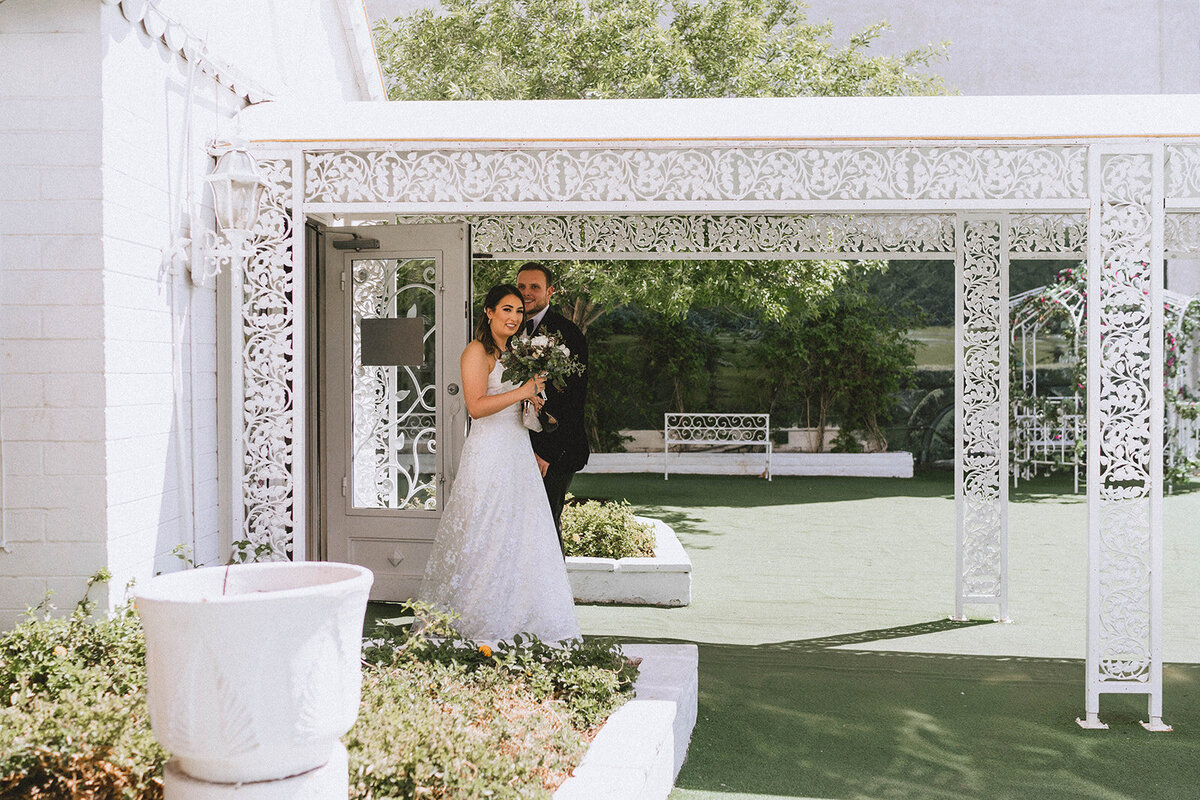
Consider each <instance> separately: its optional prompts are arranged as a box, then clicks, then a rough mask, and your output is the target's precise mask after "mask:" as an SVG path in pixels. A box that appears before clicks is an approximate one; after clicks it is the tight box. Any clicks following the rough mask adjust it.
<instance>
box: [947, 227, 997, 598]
mask: <svg viewBox="0 0 1200 800" xmlns="http://www.w3.org/2000/svg"><path fill="white" fill-rule="evenodd" d="M959 233H960V236H961V240H962V257H961V259H960V261H959V269H958V270H957V273H958V277H957V280H958V286H957V290H956V292H955V296H956V301H957V302H956V312H955V328H956V335H955V339H956V340H957V342H958V346H959V354H958V368H957V369H956V370H955V381H954V386H955V410H956V412H957V417H958V419H957V424H956V439H957V444H956V448H955V449H956V451H957V454H958V457H957V458H956V469H957V474H956V476H955V482H956V483H955V485H956V494H957V495H958V502H959V503H960V504H961V506H960V509H959V513H958V527H959V530H958V569H959V572H958V576H957V585H958V591H957V597H956V599H955V614H956V616H957V617H958V618H959V619H965V616H964V609H963V606H964V605H966V604H979V603H989V604H996V605H997V606H998V615H999V617H1000V618H1002V619H1004V618H1007V616H1008V608H1007V603H1008V592H1007V585H1008V575H1007V553H1006V552H1005V550H1006V541H1005V540H1006V537H1007V524H1006V523H1007V514H1008V511H1007V508H1008V473H1007V470H1008V383H1007V381H1006V378H1007V374H1008V246H1007V245H1008V242H1007V236H1006V233H1007V219H1006V218H1005V217H1004V216H1003V215H1001V216H998V217H989V218H980V217H975V216H965V217H964V218H963V219H962V221H961V227H960V228H959Z"/></svg>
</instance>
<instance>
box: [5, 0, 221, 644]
mask: <svg viewBox="0 0 1200 800" xmlns="http://www.w3.org/2000/svg"><path fill="white" fill-rule="evenodd" d="M187 85H188V65H187V64H186V63H185V62H183V61H182V60H181V59H180V58H179V57H178V56H173V55H170V54H168V53H167V51H166V48H165V47H163V46H162V45H161V44H160V43H159V42H157V41H156V40H153V39H151V37H149V36H148V35H147V34H146V33H145V32H144V31H143V30H142V29H141V28H140V27H135V26H132V25H130V24H129V23H128V21H126V20H125V19H124V18H123V17H122V16H121V14H120V11H119V9H116V8H114V7H112V6H105V5H103V4H100V3H97V2H95V0H7V2H5V3H4V8H3V11H2V12H0V173H2V174H3V176H4V179H3V180H0V270H2V273H0V276H2V277H0V287H2V290H0V291H2V294H0V442H2V443H3V448H4V449H3V459H2V464H0V467H2V468H3V482H4V512H3V514H4V517H3V521H4V531H5V535H6V536H7V539H8V543H9V550H10V552H7V553H5V552H0V629H3V628H4V627H7V626H8V625H9V624H11V623H12V621H13V620H14V619H15V618H16V617H17V616H18V615H19V614H20V613H21V612H22V611H23V610H24V609H25V608H26V607H27V606H29V605H32V604H36V603H38V602H39V601H40V600H41V599H42V598H43V596H44V595H45V592H46V590H47V589H55V590H57V591H58V592H59V593H60V595H62V596H60V597H59V598H57V602H58V605H60V606H61V607H70V606H71V605H72V604H73V603H74V602H75V601H76V600H78V599H79V597H80V596H82V592H83V587H84V584H85V582H86V578H87V576H89V575H91V574H93V573H94V572H95V571H96V570H97V569H99V568H100V567H103V566H107V567H109V569H111V570H112V572H113V574H114V577H113V580H112V583H111V587H110V588H109V589H108V590H103V589H102V590H99V591H93V595H92V596H93V598H94V599H96V600H98V601H99V602H100V603H101V604H104V603H106V602H107V603H109V604H112V603H116V602H120V601H121V600H122V599H123V597H124V593H125V592H124V586H125V584H126V583H127V582H128V580H129V579H131V578H135V579H138V580H145V579H148V578H149V577H151V576H152V575H153V574H154V573H155V572H157V571H165V570H171V569H178V568H179V567H180V562H179V561H178V560H177V559H175V558H174V557H173V556H171V555H170V552H171V550H172V548H173V547H175V546H176V545H177V544H184V545H185V546H186V547H187V548H188V549H189V551H190V550H191V549H192V547H193V544H194V545H195V549H196V552H197V553H198V554H199V555H200V557H201V558H200V560H202V561H208V562H213V561H215V560H217V559H218V558H220V557H221V554H219V553H218V552H217V544H216V543H217V538H218V537H217V524H218V522H217V521H218V514H217V469H216V465H217V442H216V430H217V425H216V374H215V364H216V345H215V342H216V299H215V295H214V293H213V291H212V290H199V289H193V288H192V286H191V284H190V281H188V280H187V279H186V276H183V277H181V278H179V279H175V278H172V276H170V275H165V274H164V273H163V270H162V267H161V261H162V258H161V252H162V248H164V247H166V246H167V245H168V243H169V241H170V236H171V233H172V231H173V230H175V231H179V230H180V220H181V216H180V215H181V214H182V213H183V211H184V209H185V206H184V205H183V204H182V203H181V202H180V201H181V196H182V193H183V192H184V190H185V189H186V187H187V186H188V184H189V181H188V180H186V179H185V176H184V170H185V167H186V166H188V160H187V159H186V158H185V154H186V146H187V145H188V143H189V142H188V139H187V133H188V125H189V117H188V112H189V102H188V98H187V96H186V94H187V92H186V87H187ZM192 89H193V97H194V99H195V102H194V104H192V105H191V116H190V128H191V140H190V145H191V148H192V158H191V161H190V166H191V169H192V173H193V174H192V176H191V180H190V183H191V185H192V186H193V187H194V188H195V189H202V186H203V184H202V180H201V179H202V176H203V175H204V174H205V173H206V172H207V171H208V168H209V166H210V163H211V162H210V160H209V159H208V158H207V156H206V155H205V153H204V151H203V145H204V143H205V141H207V140H208V139H210V138H212V137H213V136H215V135H216V129H215V126H216V124H217V122H218V118H222V119H224V118H228V117H229V116H231V115H232V114H234V113H236V111H237V110H238V109H239V108H240V102H239V101H238V100H237V99H236V98H235V97H234V96H233V95H232V93H231V92H229V91H228V90H226V89H224V88H216V87H214V84H213V83H212V82H211V80H209V79H208V78H207V77H206V76H204V75H203V74H201V73H199V72H197V73H196V74H195V82H194V84H193V87H192ZM214 96H216V98H217V101H218V102H219V104H220V107H219V108H217V109H214V108H213V99H214ZM197 199H198V198H197ZM173 325H175V326H178V329H179V330H181V331H183V334H182V338H181V340H180V342H179V346H180V350H179V352H178V353H176V351H175V350H174V349H173V348H172V328H173ZM189 336H194V338H195V343H194V349H195V355H194V360H195V362H196V365H197V370H198V372H197V374H196V375H195V376H194V377H195V387H194V391H193V387H192V385H191V384H192V375H190V374H189V366H190V364H191V362H192V360H193V354H192V348H193V344H192V343H191V342H189V340H188V337H189ZM177 358H178V359H179V365H180V367H181V368H182V370H183V373H182V376H181V377H182V384H183V394H182V397H180V398H179V402H180V404H181V408H180V412H179V414H177V413H176V409H175V398H174V393H173V383H174V381H173V373H172V369H173V365H174V363H175V361H176V359H177ZM193 405H194V409H195V410H194V413H193ZM178 422H182V429H181V428H180V427H179V426H178V425H177V423H178ZM193 427H194V430H192V428H193ZM193 486H194V487H195V489H194V493H195V502H194V507H195V514H194V517H195V530H194V531H193V528H192V522H191V520H192V515H191V514H188V513H185V512H186V511H187V504H186V503H181V502H180V498H181V497H187V496H189V495H191V494H192V487H193ZM181 488H183V489H185V491H184V492H183V493H182V494H181V492H180V489H181ZM193 540H194V541H193Z"/></svg>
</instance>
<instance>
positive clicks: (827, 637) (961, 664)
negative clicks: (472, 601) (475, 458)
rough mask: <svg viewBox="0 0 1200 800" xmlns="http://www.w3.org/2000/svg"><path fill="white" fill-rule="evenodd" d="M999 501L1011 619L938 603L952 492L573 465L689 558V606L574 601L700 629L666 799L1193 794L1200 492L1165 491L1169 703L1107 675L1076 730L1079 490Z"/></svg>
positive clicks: (1198, 754) (648, 622) (625, 623)
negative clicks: (974, 615)
mask: <svg viewBox="0 0 1200 800" xmlns="http://www.w3.org/2000/svg"><path fill="white" fill-rule="evenodd" d="M1069 489H1070V485H1069V481H1068V480H1067V479H1064V478H1048V479H1042V480H1039V481H1035V482H1032V483H1028V484H1022V486H1021V490H1020V491H1015V492H1013V502H1012V503H1011V505H1010V510H1009V514H1010V545H1009V548H1010V551H1009V556H1010V596H1011V606H1010V613H1011V616H1012V617H1013V619H1014V622H1013V623H1012V624H995V623H991V622H986V623H982V624H974V625H958V624H951V623H949V622H947V620H946V617H947V615H948V614H949V613H950V612H951V611H952V610H953V601H952V598H953V590H954V577H953V576H954V516H953V515H954V500H953V483H952V481H951V480H950V476H949V475H948V474H946V473H928V474H923V475H918V477H916V478H914V479H911V480H901V479H892V480H888V479H862V478H860V479H852V478H786V477H785V478H776V479H775V480H774V481H772V482H770V483H768V482H766V481H762V480H758V479H754V478H728V477H707V476H673V477H672V478H671V480H669V481H663V480H662V478H661V477H656V476H650V475H580V476H578V477H577V478H576V481H575V483H574V484H573V486H572V491H573V492H574V493H575V494H576V495H579V496H594V497H624V498H627V499H629V500H630V501H631V502H633V503H634V504H635V505H636V506H638V507H639V508H640V509H641V510H642V511H644V512H646V513H650V514H654V515H657V516H660V517H661V518H663V519H666V520H667V521H668V522H670V523H671V524H672V525H674V526H675V528H676V530H677V531H678V533H679V535H680V539H681V540H682V541H683V543H684V546H685V547H686V548H687V550H688V553H689V555H690V556H691V558H692V563H693V569H694V573H693V601H692V604H691V605H690V606H689V607H687V608H682V609H644V608H621V607H601V606H591V607H582V608H580V609H579V616H580V621H581V624H582V625H583V628H584V631H585V633H587V634H589V635H615V636H620V637H621V638H623V639H649V640H672V641H691V642H696V643H697V644H698V645H699V647H700V719H699V722H698V724H697V726H696V730H695V732H694V735H693V740H692V745H691V749H690V752H689V758H688V762H687V763H686V764H685V766H684V768H683V771H682V772H681V774H680V776H679V779H678V782H677V788H676V790H675V792H674V793H673V794H672V800H752V798H767V797H769V798H774V799H775V800H780V799H781V798H847V799H849V798H892V799H908V798H911V799H912V800H918V799H921V800H923V799H924V798H980V800H983V799H985V798H1014V800H1028V798H1043V797H1046V798H1060V797H1063V798H1105V799H1106V800H1117V799H1118V798H1195V797H1197V796H1200V768H1198V767H1197V766H1196V765H1197V764H1198V763H1200V633H1198V629H1197V626H1196V623H1195V620H1196V619H1200V592H1198V591H1197V590H1196V588H1195V587H1196V586H1197V585H1200V537H1196V536H1195V535H1194V534H1193V527H1194V526H1193V522H1192V521H1193V520H1194V519H1195V518H1196V517H1197V516H1198V515H1200V492H1197V491H1195V490H1194V489H1195V487H1193V491H1189V492H1177V493H1176V494H1175V495H1172V496H1170V497H1167V498H1166V499H1165V501H1164V522H1165V526H1166V537H1165V540H1164V547H1165V559H1164V561H1165V565H1166V572H1165V576H1164V583H1165V590H1164V609H1165V610H1164V651H1165V655H1166V659H1167V661H1168V662H1170V663H1168V665H1167V668H1166V670H1165V680H1166V688H1165V718H1166V720H1167V722H1169V723H1172V724H1173V725H1174V726H1175V732H1174V733H1171V734H1150V733H1148V732H1146V731H1144V730H1143V729H1142V728H1141V727H1139V726H1138V725H1137V724H1136V722H1137V720H1138V719H1145V717H1146V708H1145V700H1144V698H1143V697H1141V696H1128V697H1113V696H1111V695H1107V696H1105V698H1104V702H1103V705H1102V708H1101V716H1102V718H1103V719H1105V721H1107V722H1108V723H1110V725H1112V729H1111V730H1109V731H1103V732H1100V731H1083V730H1080V729H1079V728H1078V727H1077V726H1076V725H1075V723H1074V719H1075V717H1076V716H1078V715H1080V714H1081V713H1082V711H1083V679H1084V666H1083V662H1082V660H1081V659H1082V658H1083V656H1084V648H1085V640H1084V636H1085V631H1086V617H1085V614H1086V597H1085V579H1086V565H1085V561H1086V503H1085V501H1084V498H1083V497H1081V496H1076V495H1071V494H1069Z"/></svg>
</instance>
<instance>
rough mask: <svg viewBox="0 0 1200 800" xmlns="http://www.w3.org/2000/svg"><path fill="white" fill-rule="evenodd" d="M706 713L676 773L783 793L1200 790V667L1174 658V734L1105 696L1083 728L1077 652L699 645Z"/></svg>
mask: <svg viewBox="0 0 1200 800" xmlns="http://www.w3.org/2000/svg"><path fill="white" fill-rule="evenodd" d="M699 649H700V708H699V721H698V723H697V726H696V729H695V732H694V734H693V737H692V742H691V746H690V748H689V755H688V760H687V762H686V763H685V764H684V767H683V770H682V772H681V773H680V775H679V778H678V780H677V782H676V785H677V786H678V787H680V788H682V789H685V790H688V789H690V790H700V791H712V792H722V793H744V794H751V795H755V794H758V795H778V796H781V797H820V798H885V797H886V798H889V799H890V800H910V799H911V800H930V799H931V798H933V799H934V800H942V799H944V800H950V799H951V798H954V800H960V799H961V798H979V799H980V800H984V798H986V799H987V800H993V799H994V798H1012V799H1013V800H1029V798H1097V800H1099V799H1101V798H1103V799H1104V800H1115V799H1116V798H1163V799H1168V798H1195V797H1196V796H1197V770H1196V764H1197V763H1198V759H1200V737H1198V736H1197V732H1196V727H1195V726H1194V725H1189V724H1188V721H1189V720H1195V719H1196V717H1197V712H1198V711H1200V701H1198V696H1197V689H1196V686H1197V685H1198V684H1200V665H1191V664H1188V665H1168V666H1167V668H1166V670H1165V676H1164V680H1165V682H1166V692H1167V697H1168V704H1167V710H1168V714H1167V720H1168V721H1175V722H1176V723H1177V724H1176V732H1175V733H1173V734H1161V733H1160V734H1152V733H1149V732H1147V731H1145V730H1143V729H1142V728H1141V727H1140V726H1138V725H1137V724H1136V723H1137V720H1138V719H1139V717H1140V718H1141V719H1144V718H1145V713H1146V706H1145V701H1144V698H1141V697H1133V696H1111V695H1106V696H1105V698H1104V701H1105V702H1104V704H1103V705H1102V707H1101V717H1102V719H1104V720H1105V721H1106V722H1108V723H1109V724H1110V725H1111V726H1112V729H1111V730H1109V731H1084V730H1081V729H1080V728H1079V727H1078V726H1077V725H1076V724H1075V722H1074V720H1075V717H1076V716H1078V715H1079V714H1080V713H1081V712H1082V704H1083V692H1082V689H1081V687H1082V685H1083V677H1084V670H1083V664H1082V662H1078V661H1061V660H1058V661H1056V660H1039V659H1028V658H1022V659H1003V658H986V657H979V656H962V655H957V656H942V655H927V654H902V653H886V652H869V651H854V650H830V649H822V648H813V649H803V648H794V647H787V648H780V647H778V646H777V645H763V646H758V647H745V646H734V645H704V644H702V645H700V646H699Z"/></svg>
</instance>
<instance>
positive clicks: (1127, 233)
mask: <svg viewBox="0 0 1200 800" xmlns="http://www.w3.org/2000/svg"><path fill="white" fill-rule="evenodd" d="M1163 171H1164V164H1163V148H1162V145H1161V144H1145V145H1140V146H1138V145H1133V146H1130V145H1093V146H1092V147H1091V149H1090V153H1089V163H1088V179H1089V187H1088V188H1089V197H1090V200H1091V213H1090V215H1089V224H1088V295H1087V336H1088V339H1087V341H1088V346H1087V413H1088V438H1087V443H1088V454H1087V455H1088V464H1087V469H1088V473H1087V474H1088V481H1087V494H1088V648H1087V691H1086V716H1085V718H1084V719H1081V720H1079V724H1080V725H1082V726H1083V727H1085V728H1106V727H1108V726H1106V725H1105V724H1104V723H1102V722H1101V721H1100V716H1099V715H1100V695H1101V694H1104V693H1113V694H1125V693H1128V694H1146V695H1149V721H1148V722H1144V723H1142V724H1143V725H1144V726H1145V727H1146V728H1147V729H1149V730H1155V731H1165V730H1170V726H1168V725H1165V724H1164V723H1163V721H1162V493H1163V352H1162V350H1163V217H1164V203H1163Z"/></svg>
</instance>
